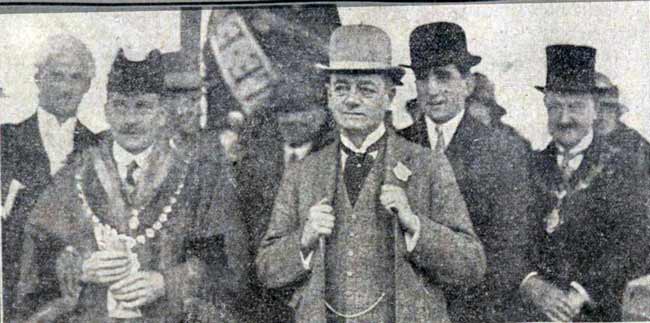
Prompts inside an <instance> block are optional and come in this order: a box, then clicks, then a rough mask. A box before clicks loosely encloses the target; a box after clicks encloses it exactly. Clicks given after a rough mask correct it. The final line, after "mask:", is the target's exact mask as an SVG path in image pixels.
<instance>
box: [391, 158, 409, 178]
mask: <svg viewBox="0 0 650 323" xmlns="http://www.w3.org/2000/svg"><path fill="white" fill-rule="evenodd" d="M393 173H394V174H395V177H397V179H399V180H400V181H402V182H408V180H409V177H411V175H412V174H413V173H412V172H411V170H410V169H409V168H408V167H406V165H404V164H402V162H397V166H395V168H393Z"/></svg>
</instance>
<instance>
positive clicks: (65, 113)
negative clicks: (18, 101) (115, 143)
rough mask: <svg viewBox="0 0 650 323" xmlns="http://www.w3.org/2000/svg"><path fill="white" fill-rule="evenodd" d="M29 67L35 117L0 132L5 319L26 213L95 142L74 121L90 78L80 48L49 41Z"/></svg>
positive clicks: (70, 40) (61, 38) (73, 41)
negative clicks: (71, 160) (72, 158)
mask: <svg viewBox="0 0 650 323" xmlns="http://www.w3.org/2000/svg"><path fill="white" fill-rule="evenodd" d="M35 65H36V73H35V74H34V80H35V82H36V87H37V88H38V107H37V109H36V112H35V113H34V114H33V115H31V116H30V117H29V118H27V120H25V121H22V122H20V123H18V124H5V125H2V127H0V138H1V141H2V145H0V146H1V149H0V150H1V155H2V157H1V158H2V160H1V162H0V164H1V165H2V172H0V173H1V174H2V176H1V180H0V182H1V183H2V185H1V186H2V190H1V191H2V196H1V200H2V212H3V213H2V263H3V267H2V268H3V275H2V278H3V280H2V281H3V293H2V294H3V305H4V306H3V313H4V314H5V317H11V315H12V313H13V312H14V309H13V304H14V301H15V294H14V292H15V288H16V283H17V282H18V264H19V263H20V256H21V253H20V246H21V244H22V240H23V227H24V224H25V220H26V219H27V216H28V215H29V212H30V211H31V209H32V208H33V207H34V204H35V203H36V200H37V199H38V196H39V194H40V193H41V191H42V190H43V189H44V188H45V187H46V186H47V185H48V184H49V183H50V181H51V180H52V176H54V175H55V174H56V173H57V172H58V171H59V170H60V169H61V168H62V167H63V166H64V165H65V164H66V163H67V161H68V160H69V158H70V156H71V155H73V154H75V153H79V152H81V151H83V150H85V149H86V148H87V147H90V146H93V145H96V144H97V142H98V140H99V138H100V137H101V135H98V134H95V133H93V132H92V131H91V130H89V129H88V128H87V127H86V126H85V125H83V124H82V123H81V122H80V121H79V119H78V118H77V114H78V112H79V104H80V103H81V101H82V99H83V97H84V95H85V94H86V93H87V92H88V89H89V88H90V85H91V83H92V79H93V78H94V77H95V60H94V58H93V55H92V53H91V52H90V50H89V49H88V47H87V46H86V44H84V43H83V42H82V41H80V40H79V39H77V38H75V37H73V36H70V35H67V34H56V35H52V36H50V37H48V38H47V39H46V41H45V42H44V44H43V46H42V48H41V49H40V50H39V55H38V58H37V61H36V64H35ZM3 97H4V94H3V93H2V89H1V88H0V99H1V98H3ZM24 108H26V109H28V108H29V107H24Z"/></svg>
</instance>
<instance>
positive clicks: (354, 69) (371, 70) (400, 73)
mask: <svg viewBox="0 0 650 323" xmlns="http://www.w3.org/2000/svg"><path fill="white" fill-rule="evenodd" d="M314 66H315V67H316V68H317V69H319V70H321V71H323V72H327V73H336V72H340V73H368V74H375V73H377V74H387V75H389V76H390V77H391V78H392V79H393V81H394V82H395V84H396V85H404V83H402V78H403V77H404V74H406V71H405V70H404V69H403V68H401V67H399V66H383V67H365V66H355V65H349V67H345V68H343V67H336V68H334V67H330V66H327V65H323V64H315V65H314Z"/></svg>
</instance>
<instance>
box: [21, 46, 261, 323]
mask: <svg viewBox="0 0 650 323" xmlns="http://www.w3.org/2000/svg"><path fill="white" fill-rule="evenodd" d="M160 56H161V54H160V53H159V52H158V51H157V50H154V51H152V52H151V53H150V54H149V55H148V56H147V58H146V59H145V60H142V61H135V62H134V61H130V60H129V59H128V58H126V57H125V56H124V53H123V51H121V50H120V52H119V53H118V55H117V58H116V59H115V61H114V62H113V65H112V68H111V71H110V73H109V76H108V83H107V93H108V101H107V103H106V106H105V112H106V119H107V121H108V123H109V124H110V125H111V130H110V136H106V138H105V139H103V140H101V141H100V143H99V144H98V145H97V146H94V147H89V148H88V149H86V150H85V151H84V152H82V153H81V154H79V155H76V156H75V158H74V159H73V160H72V161H71V162H70V163H69V164H68V165H66V167H64V168H63V169H62V170H61V175H62V176H56V177H55V179H54V180H53V182H52V184H51V185H49V186H48V187H47V188H46V189H45V190H44V191H43V193H42V194H41V196H40V197H39V200H38V203H37V204H36V207H35V208H34V210H33V212H32V213H31V215H30V217H29V218H28V220H27V224H26V226H25V239H24V244H23V252H24V255H23V259H22V261H21V268H20V269H21V270H20V283H19V288H18V294H19V298H18V301H17V303H19V305H20V308H21V312H22V313H23V314H24V315H26V316H27V315H28V316H30V317H31V318H32V319H33V320H31V321H30V322H42V321H48V322H55V320H54V319H53V318H52V316H53V315H54V314H58V315H59V317H58V319H59V320H58V321H59V322H78V323H81V322H84V323H86V322H89V323H90V322H147V323H162V322H168V323H177V322H216V321H220V322H242V321H245V319H244V318H239V314H240V313H238V311H236V310H233V308H236V307H235V304H239V303H240V298H242V297H246V295H248V293H247V291H246V290H247V283H248V279H247V278H248V270H249V269H250V264H249V255H248V253H247V250H248V246H247V244H248V240H247V239H246V238H247V237H246V232H245V231H246V230H245V228H244V226H243V223H242V222H241V218H240V213H239V207H238V199H237V196H236V191H235V185H234V179H233V176H232V172H231V171H230V168H229V163H228V162H227V160H226V159H225V156H224V154H223V153H222V151H220V150H216V151H199V150H193V149H182V148H183V147H176V148H175V147H174V146H173V145H172V144H171V142H170V141H169V138H168V137H167V136H166V134H167V133H166V131H168V128H166V127H167V120H168V118H169V115H168V114H167V110H166V109H165V108H164V107H163V106H162V104H160V94H161V93H162V92H164V89H163V87H164V77H163V74H164V71H163V70H162V66H161V65H162V64H161V58H160ZM177 148H181V149H177ZM70 258H72V259H70ZM75 260H76V261H75ZM75 262H76V263H75ZM17 307H18V305H17ZM44 317H49V318H50V320H46V319H44ZM36 318H38V319H36Z"/></svg>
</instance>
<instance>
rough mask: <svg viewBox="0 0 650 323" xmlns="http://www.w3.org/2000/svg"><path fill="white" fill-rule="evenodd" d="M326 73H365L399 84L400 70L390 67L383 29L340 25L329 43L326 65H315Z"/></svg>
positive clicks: (401, 69)
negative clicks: (383, 77) (374, 74)
mask: <svg viewBox="0 0 650 323" xmlns="http://www.w3.org/2000/svg"><path fill="white" fill-rule="evenodd" d="M316 68H318V69H320V70H323V71H326V72H330V73H331V72H366V73H380V74H386V75H388V76H390V77H391V78H392V79H393V80H394V82H395V83H396V84H397V85H402V82H401V79H402V77H403V76H404V69H403V68H401V67H399V66H394V65H392V56H391V42H390V37H388V34H386V32H384V31H383V30H381V29H379V28H377V27H373V26H368V25H351V26H341V27H339V28H337V29H336V30H334V32H333V33H332V37H331V38H330V43H329V65H324V64H316Z"/></svg>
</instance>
